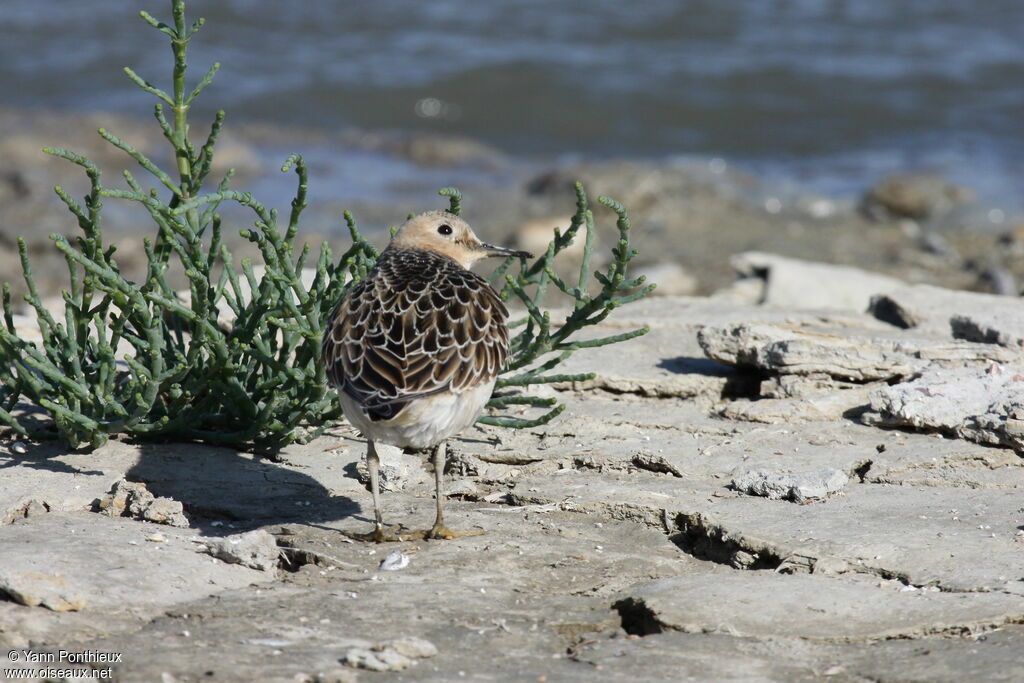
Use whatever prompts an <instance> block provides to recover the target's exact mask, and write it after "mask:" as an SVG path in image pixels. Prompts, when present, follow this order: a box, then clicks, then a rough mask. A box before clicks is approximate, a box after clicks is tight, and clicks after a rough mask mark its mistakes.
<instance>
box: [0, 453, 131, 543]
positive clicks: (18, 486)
mask: <svg viewBox="0 0 1024 683" xmlns="http://www.w3.org/2000/svg"><path fill="white" fill-rule="evenodd" d="M12 446H13V443H12V442H7V443H5V444H0V469H2V471H3V486H0V525H3V524H9V523H10V522H12V521H13V520H15V519H18V518H21V517H24V516H25V515H26V513H29V514H31V512H32V510H36V511H54V512H58V511H74V510H85V509H88V508H90V507H91V506H92V505H93V503H96V502H98V501H99V500H100V499H101V498H103V496H104V495H106V494H107V493H108V492H109V491H110V488H111V486H113V484H114V482H116V481H117V480H118V479H120V478H122V476H123V474H124V472H125V471H127V470H128V469H129V468H130V467H131V465H132V463H134V462H135V460H136V458H137V453H136V451H135V449H134V448H129V447H126V446H125V445H123V444H121V443H118V442H111V443H109V444H108V445H107V446H105V447H104V448H103V453H104V455H103V457H96V454H94V453H68V452H67V450H66V449H63V448H61V447H60V446H59V445H58V444H56V443H45V444H38V445H35V444H34V445H31V446H30V447H29V449H28V452H27V453H17V452H15V451H14V449H13V447H12Z"/></svg>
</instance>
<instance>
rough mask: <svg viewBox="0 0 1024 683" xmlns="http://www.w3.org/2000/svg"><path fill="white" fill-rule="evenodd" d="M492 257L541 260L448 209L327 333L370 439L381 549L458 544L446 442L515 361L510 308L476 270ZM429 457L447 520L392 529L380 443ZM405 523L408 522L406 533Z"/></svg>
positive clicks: (347, 296)
mask: <svg viewBox="0 0 1024 683" xmlns="http://www.w3.org/2000/svg"><path fill="white" fill-rule="evenodd" d="M489 256H503V257H514V258H530V257H531V254H529V253H528V252H525V251H517V250H513V249H508V248H505V247H498V246H494V245H491V244H485V243H484V242H482V241H481V240H480V238H478V237H477V236H476V234H475V233H474V232H473V229H472V228H471V227H470V226H469V224H468V223H467V222H466V221H464V220H463V219H462V218H460V217H459V216H457V215H455V214H453V213H450V212H448V211H430V212H427V213H423V214H419V215H417V216H413V217H412V218H410V219H409V220H408V221H406V222H405V223H404V224H403V225H402V226H401V227H400V228H399V229H398V230H397V231H396V232H395V233H394V235H393V237H392V238H391V241H390V243H389V244H388V246H387V247H386V248H385V249H384V250H383V251H382V252H381V254H380V256H379V257H378V259H377V262H376V264H375V265H374V266H373V268H372V269H371V270H370V271H369V272H368V273H367V274H366V277H365V278H363V279H362V280H360V281H359V282H357V283H356V284H354V285H353V286H351V287H350V288H349V289H348V290H347V291H346V292H345V293H343V295H342V296H341V299H340V300H339V301H338V303H337V305H336V306H335V307H334V310H333V312H332V313H331V315H330V317H329V318H328V320H327V323H326V325H325V327H324V335H323V344H322V360H323V363H324V367H325V370H326V376H327V381H328V383H329V384H330V385H331V386H332V387H333V388H334V389H335V390H336V391H337V392H338V398H339V401H340V403H341V406H342V411H343V412H344V414H345V417H346V418H347V419H348V421H349V422H350V423H351V424H352V425H353V426H354V427H355V428H356V429H358V430H359V431H360V432H361V433H362V435H363V437H364V438H365V439H366V465H367V470H368V472H369V475H370V492H371V494H372V496H373V509H374V530H373V532H372V533H370V534H364V535H362V536H361V537H365V538H366V539H367V540H373V541H376V542H384V541H395V540H407V539H408V538H417V537H418V538H423V539H427V540H430V539H442V538H443V539H451V538H456V537H459V536H467V535H471V534H474V535H475V534H477V533H482V532H456V531H452V530H451V529H449V528H448V527H447V526H445V524H444V518H443V513H442V509H441V508H442V506H441V501H442V475H443V473H444V464H445V456H446V450H447V449H446V441H447V439H448V438H450V437H452V436H454V435H456V434H458V433H459V432H461V431H462V430H464V429H465V428H467V427H469V426H470V425H472V424H473V423H474V422H476V420H477V418H478V417H479V416H480V415H481V413H482V412H483V410H484V406H485V405H486V404H487V401H488V400H489V399H490V397H491V393H492V392H493V390H494V384H495V381H496V380H497V377H498V374H499V373H500V372H501V371H502V369H503V368H504V365H505V362H506V360H507V358H508V354H509V331H508V315H509V314H508V309H507V308H506V307H505V304H504V303H503V302H502V300H501V298H500V297H499V296H498V293H497V292H496V291H495V290H494V288H493V287H491V285H490V283H488V281H487V280H486V279H485V278H483V277H481V276H480V275H478V274H476V273H474V272H472V271H471V270H470V268H472V266H473V265H474V264H475V263H476V262H477V261H479V260H481V259H483V258H486V257H489ZM377 443H386V444H391V445H393V446H398V447H400V448H408V449H415V450H429V451H431V453H432V458H433V463H434V479H435V496H436V501H437V513H436V519H435V521H434V525H433V527H431V529H429V530H427V531H424V532H414V533H413V534H403V533H401V532H400V531H399V532H394V531H392V530H390V529H389V528H387V527H385V525H384V522H383V516H382V512H381V504H380V483H379V471H380V458H379V456H378V454H377V449H376V444H377ZM399 528H400V527H399Z"/></svg>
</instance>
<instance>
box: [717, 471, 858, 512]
mask: <svg viewBox="0 0 1024 683" xmlns="http://www.w3.org/2000/svg"><path fill="white" fill-rule="evenodd" d="M849 481H850V479H849V477H847V476H846V473H845V472H843V471H842V470H837V469H831V468H829V469H822V470H815V471H813V472H794V473H792V474H778V473H776V472H771V471H769V470H765V469H756V470H748V471H746V472H742V473H740V474H738V475H736V476H734V477H733V479H732V485H733V488H735V489H737V490H739V491H743V492H744V493H749V494H751V495H754V496H764V497H766V498H770V499H772V500H780V499H784V500H791V501H793V502H794V503H806V502H809V501H812V500H817V499H820V498H826V497H828V496H829V495H831V494H833V493H836V492H837V491H841V490H842V489H843V487H844V486H846V484H847V483H848V482H849Z"/></svg>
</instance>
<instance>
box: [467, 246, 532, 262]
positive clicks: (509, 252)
mask: <svg viewBox="0 0 1024 683" xmlns="http://www.w3.org/2000/svg"><path fill="white" fill-rule="evenodd" d="M477 249H479V250H480V251H485V252H487V256H512V257H513V258H533V254H531V253H530V252H528V251H516V250H515V249H509V248H507V247H496V246H494V245H493V244H484V243H483V242H481V243H480V246H478V247H477Z"/></svg>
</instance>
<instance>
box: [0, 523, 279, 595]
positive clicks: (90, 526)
mask: <svg viewBox="0 0 1024 683" xmlns="http://www.w3.org/2000/svg"><path fill="white" fill-rule="evenodd" d="M40 538H45V539H46V545H44V546H40V544H39V543H38V539H40ZM0 544H2V545H3V548H4V553H3V559H2V560H0V593H4V594H6V595H7V596H8V598H9V599H13V600H14V601H15V602H18V603H20V604H23V605H27V606H30V607H35V606H37V605H41V606H43V607H48V608H49V609H51V610H54V611H83V610H91V609H100V610H133V609H143V610H144V609H153V608H162V607H167V606H170V605H175V604H180V603H183V602H188V601H190V600H195V599H198V598H201V597H205V596H208V595H212V594H213V593H216V592H218V591H222V590H227V589H229V588H239V587H242V586H247V585H249V584H251V583H260V582H263V581H266V580H267V576H266V574H264V573H262V572H257V571H253V570H251V569H248V568H245V567H242V566H240V565H229V564H225V563H224V562H221V561H218V560H215V559H213V558H212V557H210V556H209V555H204V554H202V553H201V552H200V551H201V550H202V548H203V546H201V545H200V544H198V543H197V542H196V538H195V534H194V532H191V531H182V530H178V529H174V528H173V527H167V526H163V525H160V526H158V525H153V524H145V523H139V522H132V521H128V520H122V519H111V518H109V517H106V516H103V515H98V514H93V513H77V514H61V513H50V514H45V515H34V516H32V517H30V518H28V519H25V520H20V521H17V522H15V523H13V524H8V525H7V526H4V527H0ZM85 567H87V568H88V571H83V568H85Z"/></svg>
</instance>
